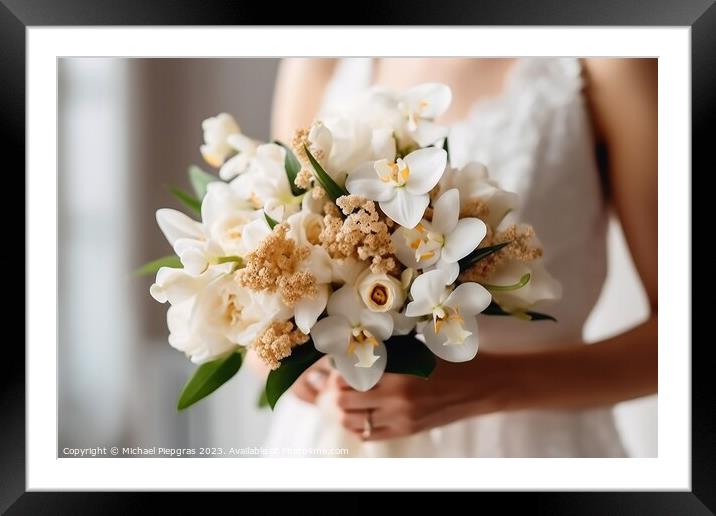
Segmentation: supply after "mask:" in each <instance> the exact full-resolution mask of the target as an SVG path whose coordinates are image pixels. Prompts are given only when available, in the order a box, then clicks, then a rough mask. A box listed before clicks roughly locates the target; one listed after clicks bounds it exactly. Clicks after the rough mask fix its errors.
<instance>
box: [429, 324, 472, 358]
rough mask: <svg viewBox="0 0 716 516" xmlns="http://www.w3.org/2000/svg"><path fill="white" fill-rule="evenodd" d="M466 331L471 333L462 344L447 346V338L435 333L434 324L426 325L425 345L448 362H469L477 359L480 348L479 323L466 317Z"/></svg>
mask: <svg viewBox="0 0 716 516" xmlns="http://www.w3.org/2000/svg"><path fill="white" fill-rule="evenodd" d="M464 329H465V331H468V332H470V336H468V337H467V338H466V339H465V340H464V341H463V343H462V344H445V342H446V341H447V337H446V336H445V335H443V334H442V332H441V334H440V335H437V334H436V333H435V330H434V327H433V325H432V324H426V325H425V326H424V328H423V335H424V336H425V345H426V346H427V347H428V348H429V349H430V351H432V352H433V353H434V354H435V355H437V356H438V357H440V358H442V359H443V360H447V361H448V362H467V361H469V360H472V359H473V358H475V355H477V348H478V343H479V340H478V335H477V321H476V320H475V318H474V317H465V324H464Z"/></svg>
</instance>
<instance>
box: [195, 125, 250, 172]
mask: <svg viewBox="0 0 716 516" xmlns="http://www.w3.org/2000/svg"><path fill="white" fill-rule="evenodd" d="M201 128H202V129H203V131H204V145H202V146H201V147H200V148H199V150H200V151H201V155H202V157H203V158H204V159H205V160H206V162H207V163H208V164H209V165H211V166H212V167H216V168H218V167H220V166H221V165H223V163H224V161H225V160H226V158H227V157H229V155H231V154H232V153H233V152H234V149H233V147H232V146H231V144H230V143H229V141H228V137H229V136H230V135H232V134H240V133H241V129H240V128H239V124H237V123H236V120H234V117H232V116H231V115H229V114H228V113H220V114H218V115H216V116H214V117H211V118H207V119H206V120H204V121H203V122H202V123H201Z"/></svg>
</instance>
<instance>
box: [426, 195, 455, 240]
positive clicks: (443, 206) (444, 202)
mask: <svg viewBox="0 0 716 516" xmlns="http://www.w3.org/2000/svg"><path fill="white" fill-rule="evenodd" d="M434 207H435V209H434V210H433V220H432V222H431V223H430V227H431V229H432V230H433V231H435V232H436V233H440V234H442V235H448V234H450V233H452V231H453V230H454V229H455V226H457V221H458V219H459V218H460V192H459V191H458V190H457V188H451V189H450V190H448V191H446V192H444V193H443V194H441V195H440V197H438V200H437V201H435V205H434Z"/></svg>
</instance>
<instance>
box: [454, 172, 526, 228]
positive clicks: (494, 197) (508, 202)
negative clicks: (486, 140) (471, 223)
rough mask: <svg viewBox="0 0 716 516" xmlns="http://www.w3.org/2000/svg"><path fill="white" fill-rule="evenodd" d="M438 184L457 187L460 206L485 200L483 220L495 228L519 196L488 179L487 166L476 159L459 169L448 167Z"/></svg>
mask: <svg viewBox="0 0 716 516" xmlns="http://www.w3.org/2000/svg"><path fill="white" fill-rule="evenodd" d="M440 186H441V187H442V188H443V189H445V190H447V189H450V188H457V189H458V190H459V191H460V206H461V207H465V206H466V205H467V204H468V203H469V202H470V201H471V200H474V199H480V200H481V201H483V202H485V203H486V204H487V209H488V215H487V217H486V218H485V222H486V223H487V224H488V225H489V226H490V227H491V228H496V227H497V226H498V225H499V224H500V222H501V221H502V219H503V218H504V217H505V215H507V214H508V213H509V212H510V211H512V210H514V209H515V208H516V207H517V206H518V203H519V196H518V195H517V194H516V193H514V192H508V191H506V190H503V189H501V188H500V187H499V185H498V183H497V182H496V181H494V180H492V179H490V176H489V174H488V171H487V167H486V166H485V165H483V164H482V163H479V162H477V161H471V162H469V163H468V164H466V165H465V166H464V167H462V168H461V169H448V170H447V171H446V172H445V175H444V176H443V179H442V180H441V181H440Z"/></svg>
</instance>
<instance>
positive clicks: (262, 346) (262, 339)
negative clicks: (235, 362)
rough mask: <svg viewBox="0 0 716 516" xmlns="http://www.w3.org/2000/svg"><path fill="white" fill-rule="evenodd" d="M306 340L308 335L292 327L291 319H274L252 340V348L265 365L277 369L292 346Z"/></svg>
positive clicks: (289, 353) (303, 342)
mask: <svg viewBox="0 0 716 516" xmlns="http://www.w3.org/2000/svg"><path fill="white" fill-rule="evenodd" d="M306 342H308V335H305V334H304V333H302V332H301V331H300V330H297V329H294V327H293V323H292V322H291V321H275V322H273V323H271V325H270V326H269V327H268V328H266V331H264V332H263V333H262V334H261V335H260V336H259V337H258V338H257V339H256V341H254V344H253V349H254V351H256V354H257V355H258V356H259V358H261V360H263V361H264V362H265V363H266V365H267V366H269V367H270V368H271V369H278V368H279V366H280V365H281V360H283V359H284V358H286V357H288V356H289V355H291V351H292V350H293V348H295V347H296V346H300V345H301V344H305V343H306Z"/></svg>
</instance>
